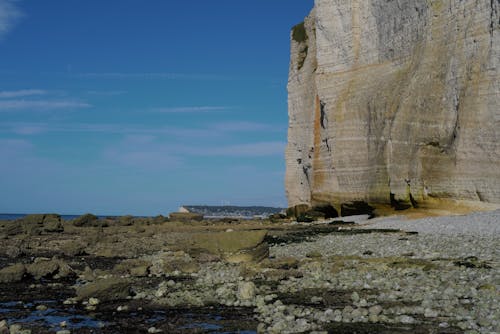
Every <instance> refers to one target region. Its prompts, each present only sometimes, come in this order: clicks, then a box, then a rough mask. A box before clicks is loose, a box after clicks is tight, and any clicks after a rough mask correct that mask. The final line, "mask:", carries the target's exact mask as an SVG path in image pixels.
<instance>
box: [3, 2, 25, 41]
mask: <svg viewBox="0 0 500 334" xmlns="http://www.w3.org/2000/svg"><path fill="white" fill-rule="evenodd" d="M16 2H17V1H16V0H0V40H1V39H2V38H3V37H4V36H5V35H6V34H8V33H9V32H10V31H11V30H12V29H13V28H14V26H15V25H16V23H17V21H18V20H19V19H20V18H21V17H22V16H23V14H22V13H21V11H20V10H19V8H18V7H17V6H16V4H15V3H16Z"/></svg>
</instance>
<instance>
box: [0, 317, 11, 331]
mask: <svg viewBox="0 0 500 334" xmlns="http://www.w3.org/2000/svg"><path fill="white" fill-rule="evenodd" d="M0 334H9V327H8V325H7V321H6V320H2V321H0Z"/></svg>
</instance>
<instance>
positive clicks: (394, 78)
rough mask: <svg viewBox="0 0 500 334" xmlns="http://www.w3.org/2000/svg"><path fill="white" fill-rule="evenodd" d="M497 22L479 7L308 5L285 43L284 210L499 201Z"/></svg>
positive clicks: (454, 0) (425, 2)
mask: <svg viewBox="0 0 500 334" xmlns="http://www.w3.org/2000/svg"><path fill="white" fill-rule="evenodd" d="M499 20H500V2H499V1H490V0H479V1H472V0H471V1H469V0H467V1H459V0H451V1H448V0H447V1H444V0H435V1H430V0H398V1H385V0H373V1H362V0H352V1H344V0H316V1H315V7H314V9H313V10H312V12H311V14H310V15H309V16H308V17H307V18H306V19H305V22H304V23H303V24H300V25H298V26H296V27H294V29H293V30H292V34H291V35H292V36H291V37H292V38H291V39H292V41H291V63H290V75H289V83H288V91H289V97H288V103H289V119H290V120H289V133H288V147H287V151H286V164H287V172H286V190H287V196H288V200H289V206H290V207H292V206H295V205H299V204H308V205H318V204H322V203H335V204H337V205H338V204H340V203H342V202H347V201H366V202H369V203H391V202H392V203H393V204H395V203H407V204H410V205H415V204H416V203H425V202H426V201H427V200H430V199H431V198H450V199H460V200H472V201H482V202H491V203H500V168H498V166H500V21H499ZM410 195H411V196H410Z"/></svg>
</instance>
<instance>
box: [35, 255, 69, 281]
mask: <svg viewBox="0 0 500 334" xmlns="http://www.w3.org/2000/svg"><path fill="white" fill-rule="evenodd" d="M26 272H27V273H28V274H29V275H31V276H33V277H34V278H35V279H41V278H50V277H54V276H56V275H57V276H58V277H66V276H67V275H69V274H70V273H71V272H72V270H71V268H70V267H69V266H68V265H67V264H66V263H65V262H64V261H63V260H60V259H57V258H52V259H47V258H36V259H35V260H34V261H33V263H31V264H27V265H26Z"/></svg>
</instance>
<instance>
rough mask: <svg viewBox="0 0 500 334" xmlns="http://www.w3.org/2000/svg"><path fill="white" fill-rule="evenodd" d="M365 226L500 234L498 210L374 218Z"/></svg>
mask: <svg viewBox="0 0 500 334" xmlns="http://www.w3.org/2000/svg"><path fill="white" fill-rule="evenodd" d="M365 228H397V229H402V230H405V231H415V232H419V233H422V234H439V235H480V236H492V235H499V234H500V210H496V211H489V212H476V213H472V214H469V215H463V216H446V217H428V218H423V219H416V220H405V218H404V217H393V218H376V219H373V220H371V221H369V222H368V224H367V225H365Z"/></svg>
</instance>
